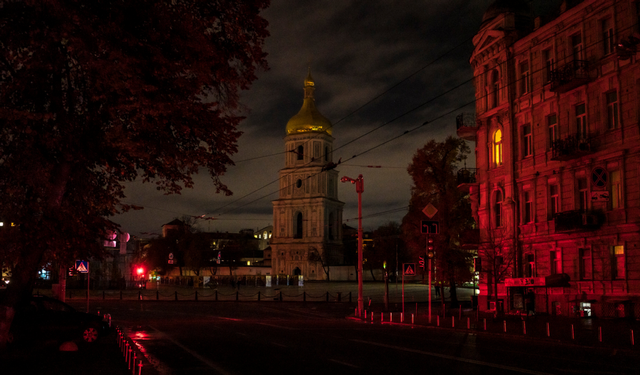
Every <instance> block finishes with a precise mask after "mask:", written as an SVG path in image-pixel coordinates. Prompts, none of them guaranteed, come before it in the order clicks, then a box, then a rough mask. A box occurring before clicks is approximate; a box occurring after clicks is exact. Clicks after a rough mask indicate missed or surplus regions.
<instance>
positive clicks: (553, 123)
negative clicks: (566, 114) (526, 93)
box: [547, 114, 558, 149]
mask: <svg viewBox="0 0 640 375" xmlns="http://www.w3.org/2000/svg"><path fill="white" fill-rule="evenodd" d="M547 126H548V127H549V149H551V148H552V147H553V142H555V141H557V140H558V116H556V115H555V114H553V115H549V116H547Z"/></svg>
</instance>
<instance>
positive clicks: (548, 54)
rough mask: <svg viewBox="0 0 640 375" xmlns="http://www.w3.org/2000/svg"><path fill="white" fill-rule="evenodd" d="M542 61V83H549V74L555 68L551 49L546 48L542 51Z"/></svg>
mask: <svg viewBox="0 0 640 375" xmlns="http://www.w3.org/2000/svg"><path fill="white" fill-rule="evenodd" d="M542 59H543V61H544V69H543V71H542V72H543V77H542V78H543V81H544V83H545V84H546V83H549V82H551V75H552V74H551V72H552V71H553V70H554V67H555V57H554V55H553V48H551V47H550V48H547V49H544V50H542Z"/></svg>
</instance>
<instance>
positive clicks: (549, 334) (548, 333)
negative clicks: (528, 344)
mask: <svg viewBox="0 0 640 375" xmlns="http://www.w3.org/2000/svg"><path fill="white" fill-rule="evenodd" d="M571 329H572V330H573V324H572V325H571ZM547 337H551V328H549V322H547Z"/></svg>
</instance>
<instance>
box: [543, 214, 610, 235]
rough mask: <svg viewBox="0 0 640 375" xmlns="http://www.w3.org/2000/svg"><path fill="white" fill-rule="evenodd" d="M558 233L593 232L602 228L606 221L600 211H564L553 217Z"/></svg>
mask: <svg viewBox="0 0 640 375" xmlns="http://www.w3.org/2000/svg"><path fill="white" fill-rule="evenodd" d="M553 219H554V220H555V230H556V232H566V231H573V230H592V229H596V228H598V227H600V226H601V225H602V224H603V222H604V220H603V214H602V212H599V211H586V212H585V211H581V210H574V211H563V212H558V213H557V214H555V215H554V216H553Z"/></svg>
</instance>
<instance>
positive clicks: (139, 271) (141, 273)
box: [136, 266, 144, 279]
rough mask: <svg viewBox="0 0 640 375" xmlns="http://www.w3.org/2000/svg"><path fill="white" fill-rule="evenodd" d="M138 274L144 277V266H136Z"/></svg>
mask: <svg viewBox="0 0 640 375" xmlns="http://www.w3.org/2000/svg"><path fill="white" fill-rule="evenodd" d="M136 274H138V278H139V279H144V267H142V266H138V267H137V268H136Z"/></svg>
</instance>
